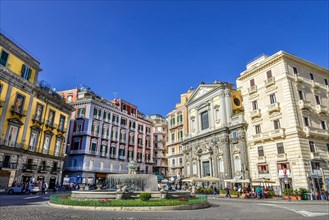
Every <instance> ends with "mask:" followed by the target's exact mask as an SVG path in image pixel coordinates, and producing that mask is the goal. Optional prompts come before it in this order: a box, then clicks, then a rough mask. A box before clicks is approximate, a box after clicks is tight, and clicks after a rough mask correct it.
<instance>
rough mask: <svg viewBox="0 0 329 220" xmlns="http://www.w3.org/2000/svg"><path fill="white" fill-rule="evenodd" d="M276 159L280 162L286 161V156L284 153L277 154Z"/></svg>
mask: <svg viewBox="0 0 329 220" xmlns="http://www.w3.org/2000/svg"><path fill="white" fill-rule="evenodd" d="M276 159H277V160H278V161H281V160H287V154H286V153H282V154H277V155H276Z"/></svg>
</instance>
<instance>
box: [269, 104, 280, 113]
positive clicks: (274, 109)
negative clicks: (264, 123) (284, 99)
mask: <svg viewBox="0 0 329 220" xmlns="http://www.w3.org/2000/svg"><path fill="white" fill-rule="evenodd" d="M267 108H268V112H269V113H272V112H278V111H280V103H279V102H275V103H273V104H270V105H268V106H267Z"/></svg>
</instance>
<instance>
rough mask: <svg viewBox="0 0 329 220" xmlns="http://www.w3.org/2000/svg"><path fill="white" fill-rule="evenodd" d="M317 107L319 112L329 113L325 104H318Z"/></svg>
mask: <svg viewBox="0 0 329 220" xmlns="http://www.w3.org/2000/svg"><path fill="white" fill-rule="evenodd" d="M315 109H316V112H317V113H318V114H327V113H328V110H327V107H326V106H324V105H316V106H315Z"/></svg>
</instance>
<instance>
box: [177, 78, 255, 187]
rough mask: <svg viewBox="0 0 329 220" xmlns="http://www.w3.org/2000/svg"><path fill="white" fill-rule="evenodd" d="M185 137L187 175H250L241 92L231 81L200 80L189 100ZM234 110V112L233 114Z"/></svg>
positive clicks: (234, 176)
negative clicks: (187, 131) (208, 81)
mask: <svg viewBox="0 0 329 220" xmlns="http://www.w3.org/2000/svg"><path fill="white" fill-rule="evenodd" d="M186 108H187V111H188V124H189V133H188V134H187V135H186V136H185V137H184V143H183V146H184V154H185V163H186V166H185V167H184V169H185V173H186V176H187V177H192V176H198V177H205V176H213V177H217V178H220V179H221V180H222V184H223V183H224V182H223V181H224V180H225V179H232V178H235V179H248V178H249V175H248V172H247V170H248V165H247V162H248V160H247V150H246V143H245V123H244V119H243V114H242V105H241V97H240V94H239V93H238V92H237V91H235V90H233V89H232V85H231V84H229V83H224V82H218V81H215V82H214V83H212V84H204V83H202V84H200V85H199V87H198V88H197V89H196V90H195V91H194V92H193V94H192V96H191V97H190V99H189V101H188V102H187V103H186ZM233 113H234V114H233Z"/></svg>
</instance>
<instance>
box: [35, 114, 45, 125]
mask: <svg viewBox="0 0 329 220" xmlns="http://www.w3.org/2000/svg"><path fill="white" fill-rule="evenodd" d="M32 121H33V122H34V123H39V124H43V122H44V120H43V119H42V115H34V116H33V118H32Z"/></svg>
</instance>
